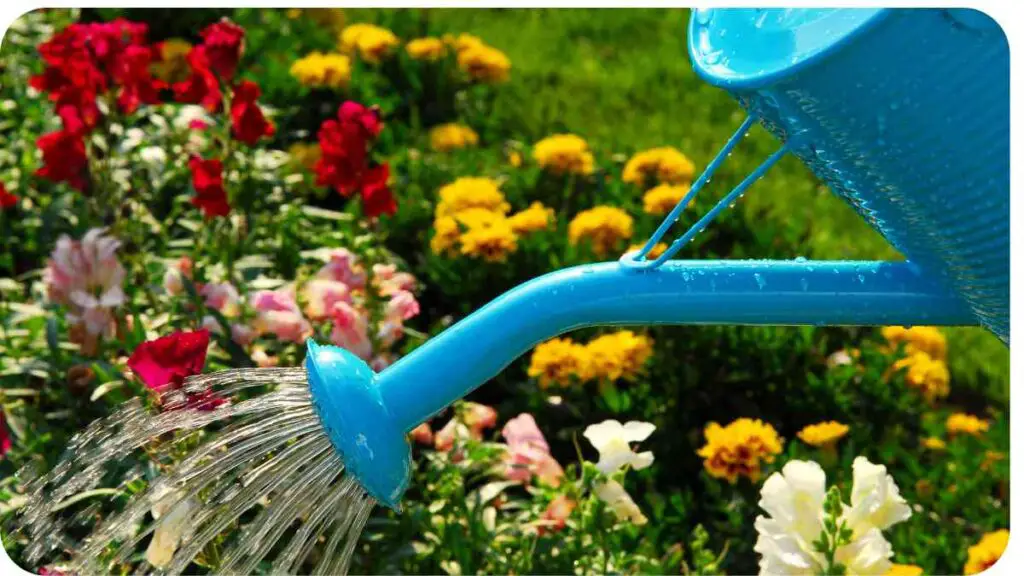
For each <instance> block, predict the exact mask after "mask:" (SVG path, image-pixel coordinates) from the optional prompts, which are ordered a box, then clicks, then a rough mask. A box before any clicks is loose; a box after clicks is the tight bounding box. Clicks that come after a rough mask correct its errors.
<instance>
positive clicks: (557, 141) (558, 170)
mask: <svg viewBox="0 0 1024 576" xmlns="http://www.w3.org/2000/svg"><path fill="white" fill-rule="evenodd" d="M533 159H534V160H535V161H536V162H537V164H539V165H540V167H541V168H543V169H545V170H548V171H549V172H553V173H555V174H579V175H582V176H589V175H590V174H593V173H594V155H593V154H592V153H591V152H590V148H589V146H587V141H586V140H584V139H583V138H580V137H579V136H577V135H575V134H555V135H553V136H548V137H547V138H545V139H543V140H541V141H540V142H537V143H536V144H534V145H533Z"/></svg>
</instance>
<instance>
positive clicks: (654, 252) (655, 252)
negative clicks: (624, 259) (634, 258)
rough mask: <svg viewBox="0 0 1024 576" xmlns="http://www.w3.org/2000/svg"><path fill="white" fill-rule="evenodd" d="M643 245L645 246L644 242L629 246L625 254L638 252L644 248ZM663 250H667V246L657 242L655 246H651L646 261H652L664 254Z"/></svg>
mask: <svg viewBox="0 0 1024 576" xmlns="http://www.w3.org/2000/svg"><path fill="white" fill-rule="evenodd" d="M644 244H646V242H644V243H643V244H630V245H629V250H627V252H634V251H636V250H640V249H642V248H643V247H644ZM665 250H668V244H666V243H664V242H658V243H657V244H655V245H654V246H652V247H651V251H650V252H648V253H647V259H648V260H654V259H655V258H657V257H658V256H661V255H662V254H664V253H665Z"/></svg>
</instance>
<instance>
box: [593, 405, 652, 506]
mask: <svg viewBox="0 0 1024 576" xmlns="http://www.w3.org/2000/svg"><path fill="white" fill-rule="evenodd" d="M630 424H632V422H630ZM651 430H652V431H653V430H654V427H653V426H652V427H651ZM594 493H595V494H597V497H598V498H600V499H601V501H602V502H604V503H605V504H607V505H608V506H609V507H610V508H611V509H612V512H614V513H615V517H616V518H618V519H619V520H629V521H630V522H632V523H633V524H636V525H637V526H643V525H644V524H647V517H646V516H644V513H643V512H642V511H641V510H640V507H639V506H637V505H636V502H634V501H633V498H632V497H630V495H629V493H628V492H626V489H625V488H623V487H622V484H619V483H618V482H616V481H614V480H608V481H607V482H604V483H602V484H598V485H597V487H596V488H594Z"/></svg>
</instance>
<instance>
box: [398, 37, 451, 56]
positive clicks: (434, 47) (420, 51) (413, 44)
mask: <svg viewBox="0 0 1024 576" xmlns="http://www.w3.org/2000/svg"><path fill="white" fill-rule="evenodd" d="M447 51H448V50H447V47H446V46H445V44H444V42H443V41H442V40H441V39H440V38H431V37H426V38H416V39H415V40H410V41H409V43H408V44H406V45H405V52H406V53H407V54H409V57H410V58H412V59H413V60H426V61H429V62H433V61H434V60H440V59H441V58H442V57H444V55H445V53H447Z"/></svg>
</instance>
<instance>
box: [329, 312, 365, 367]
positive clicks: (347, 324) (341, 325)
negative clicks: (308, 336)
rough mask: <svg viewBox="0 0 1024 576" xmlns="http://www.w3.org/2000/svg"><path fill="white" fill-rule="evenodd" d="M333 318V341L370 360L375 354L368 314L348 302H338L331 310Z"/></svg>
mask: <svg viewBox="0 0 1024 576" xmlns="http://www.w3.org/2000/svg"><path fill="white" fill-rule="evenodd" d="M331 319H332V320H333V321H334V329H333V330H332V331H331V341H332V342H333V343H334V344H335V345H336V346H341V347H342V348H344V349H346V350H348V351H349V352H351V353H353V354H355V355H356V356H359V357H360V358H362V359H363V360H369V359H370V356H371V355H372V354H373V343H372V342H370V335H369V332H368V326H367V319H366V314H365V313H364V312H362V311H361V310H358V309H357V308H355V307H354V306H352V305H351V304H349V303H348V302H337V303H336V304H335V305H334V308H333V309H332V310H331Z"/></svg>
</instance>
